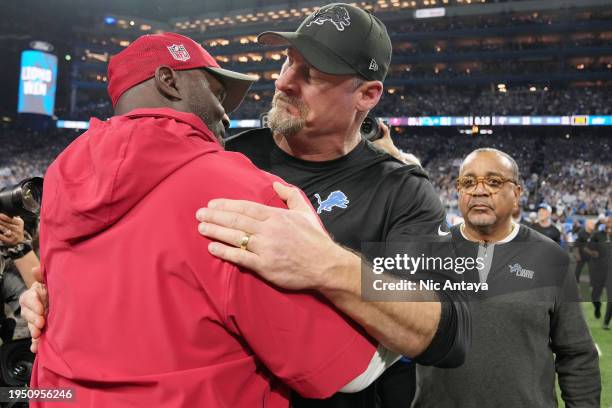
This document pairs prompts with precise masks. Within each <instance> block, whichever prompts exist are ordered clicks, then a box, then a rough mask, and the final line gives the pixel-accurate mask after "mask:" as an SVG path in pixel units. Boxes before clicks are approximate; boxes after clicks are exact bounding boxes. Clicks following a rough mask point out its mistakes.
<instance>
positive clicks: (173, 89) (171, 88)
mask: <svg viewBox="0 0 612 408" xmlns="http://www.w3.org/2000/svg"><path fill="white" fill-rule="evenodd" d="M154 80H155V88H156V89H157V92H159V93H160V94H161V95H162V96H163V97H164V98H166V99H170V100H171V101H180V100H182V99H183V96H182V95H181V92H180V91H179V88H178V85H177V83H178V76H177V74H176V72H175V71H174V70H173V69H172V68H170V67H166V66H163V65H162V66H159V67H157V68H156V69H155V77H154Z"/></svg>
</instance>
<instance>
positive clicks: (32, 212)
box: [0, 178, 42, 343]
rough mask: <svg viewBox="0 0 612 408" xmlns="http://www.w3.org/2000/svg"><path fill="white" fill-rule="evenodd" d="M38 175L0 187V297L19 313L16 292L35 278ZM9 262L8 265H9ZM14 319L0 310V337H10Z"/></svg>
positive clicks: (38, 196) (38, 201) (11, 336)
mask: <svg viewBox="0 0 612 408" xmlns="http://www.w3.org/2000/svg"><path fill="white" fill-rule="evenodd" d="M40 187H42V179H40V178H33V179H26V180H23V181H22V182H20V183H19V184H17V185H15V186H9V187H5V188H3V189H2V190H0V296H1V298H0V300H1V302H0V303H2V304H7V305H8V306H9V308H10V309H11V310H12V311H13V313H15V314H19V296H20V295H21V294H22V293H23V292H24V291H25V290H26V289H27V288H29V287H31V286H32V285H33V284H34V282H35V281H36V278H35V276H34V271H33V269H34V268H35V267H38V266H39V265H40V262H39V260H38V256H37V255H36V253H35V252H34V250H33V246H32V241H33V240H32V236H35V235H36V230H37V225H38V215H37V214H38V210H39V209H40V197H41V196H40V194H39V193H40ZM11 263H12V265H11ZM16 325H17V324H16V321H15V320H14V319H12V318H11V317H10V316H9V317H7V316H6V315H5V313H4V307H3V308H2V310H0V339H2V343H8V342H9V341H11V340H12V339H13V336H14V333H15V327H16Z"/></svg>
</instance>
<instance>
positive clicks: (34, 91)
mask: <svg viewBox="0 0 612 408" xmlns="http://www.w3.org/2000/svg"><path fill="white" fill-rule="evenodd" d="M56 85H57V57H56V56H55V55H52V54H48V53H46V52H42V51H33V50H27V51H23V52H22V53H21V70H20V75H19V101H18V103H17V112H19V113H39V114H42V115H48V116H52V115H53V107H54V105H55V88H56Z"/></svg>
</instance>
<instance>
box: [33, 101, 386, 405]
mask: <svg viewBox="0 0 612 408" xmlns="http://www.w3.org/2000/svg"><path fill="white" fill-rule="evenodd" d="M275 180H278V179H277V178H276V177H274V176H272V175H270V174H268V173H265V172H262V171H260V170H258V169H256V168H255V167H254V166H253V164H252V163H251V162H250V161H249V160H248V159H247V158H245V157H244V156H242V155H241V154H238V153H231V152H226V151H224V150H223V149H222V147H221V146H220V144H219V143H218V142H217V141H216V139H215V138H214V136H213V135H212V134H211V132H210V131H209V130H208V129H207V128H206V126H205V125H204V123H203V122H202V121H201V120H200V119H199V118H197V117H196V116H195V115H192V114H187V113H181V112H177V111H174V110H171V109H138V110H135V111H132V112H130V113H128V114H126V115H123V116H115V117H113V118H111V119H110V120H108V121H106V122H101V121H98V120H95V119H93V120H92V122H91V127H90V129H89V130H88V131H87V132H86V133H84V134H83V135H82V136H80V137H79V138H78V139H77V140H75V141H74V142H73V143H72V144H71V145H70V146H69V147H68V148H67V149H66V150H65V151H64V152H63V153H62V154H61V155H60V156H59V157H58V158H57V159H56V160H55V162H54V163H53V164H52V165H51V166H50V167H49V169H48V171H47V174H46V176H45V184H44V194H43V197H44V199H43V206H42V212H41V233H40V235H41V258H42V263H43V271H44V273H45V279H46V283H47V286H48V290H49V298H50V306H49V315H48V321H47V327H46V330H45V332H44V333H43V335H42V338H41V342H40V346H39V352H38V355H37V357H36V361H35V365H34V369H33V374H32V379H31V386H32V387H37V388H45V389H53V388H72V389H73V390H74V400H73V402H66V403H65V406H66V407H109V408H111V407H112V408H118V407H153V406H156V407H205V408H214V407H231V408H236V407H273V408H276V407H287V406H288V395H289V387H291V388H293V389H294V390H296V391H297V392H299V393H301V394H302V395H304V396H306V397H314V398H324V397H327V396H330V395H332V394H333V393H335V392H336V391H338V389H340V388H341V387H342V386H344V385H345V384H346V383H348V382H349V381H351V380H352V379H353V378H355V377H357V376H358V375H359V374H360V373H361V372H363V371H364V370H365V368H366V367H367V365H368V363H369V361H370V359H371V358H372V356H373V354H374V352H375V346H374V345H373V344H372V343H371V342H370V341H369V340H368V338H367V337H365V336H363V335H362V334H361V333H360V332H359V331H358V330H356V329H354V328H353V326H352V324H351V323H350V322H349V321H347V320H345V319H344V318H343V317H341V316H340V315H339V314H338V313H337V312H336V311H335V310H334V309H333V308H332V307H331V306H329V305H328V304H327V303H326V302H325V301H324V300H322V299H320V298H317V297H315V296H312V295H309V294H305V293H287V292H283V291H279V290H277V289H275V288H273V287H272V286H270V285H268V284H267V283H265V282H263V281H262V280H260V279H259V278H257V277H256V276H255V275H254V274H252V273H249V272H248V271H243V270H241V269H239V268H238V267H236V266H235V265H232V264H230V263H227V262H224V261H221V260H219V259H217V258H214V257H212V256H211V255H210V254H209V252H208V250H207V245H208V244H209V242H210V241H209V240H208V239H207V238H204V237H202V236H201V235H199V233H198V231H197V221H196V219H195V212H196V210H197V209H198V208H200V207H202V206H204V205H206V203H208V201H209V200H211V199H214V198H219V197H223V198H233V199H246V200H251V201H256V202H259V203H263V204H267V205H273V206H279V207H280V206H283V205H284V204H283V203H282V201H281V200H280V199H279V198H278V197H277V195H276V194H275V192H274V190H273V189H272V182H273V181H275ZM46 404H48V405H49V406H51V407H61V406H64V403H61V402H57V401H50V402H32V407H41V406H46Z"/></svg>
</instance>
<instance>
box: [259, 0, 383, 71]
mask: <svg viewBox="0 0 612 408" xmlns="http://www.w3.org/2000/svg"><path fill="white" fill-rule="evenodd" d="M257 40H258V42H260V43H262V44H267V45H288V46H291V47H294V48H295V49H297V50H298V51H299V53H300V54H302V56H303V57H304V58H305V59H306V61H308V63H309V64H311V65H312V66H313V67H315V68H316V69H318V70H319V71H321V72H325V73H327V74H332V75H350V74H357V75H360V76H361V77H363V78H365V79H367V80H371V81H374V80H378V81H383V80H384V79H385V76H386V75H387V71H388V70H389V65H390V63H391V52H392V50H391V39H390V38H389V34H387V29H386V28H385V25H384V24H383V23H382V21H380V20H379V19H378V18H377V17H375V16H374V15H372V14H370V13H368V12H367V11H365V10H362V9H360V8H358V7H355V6H352V5H350V4H345V3H332V4H328V5H326V6H323V7H321V8H320V9H319V10H317V11H316V12H314V13H312V14H311V15H309V16H308V17H306V19H305V20H304V21H303V22H302V24H300V26H299V27H298V29H297V30H296V31H295V32H277V31H266V32H263V33H261V34H259V37H258V38H257Z"/></svg>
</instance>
